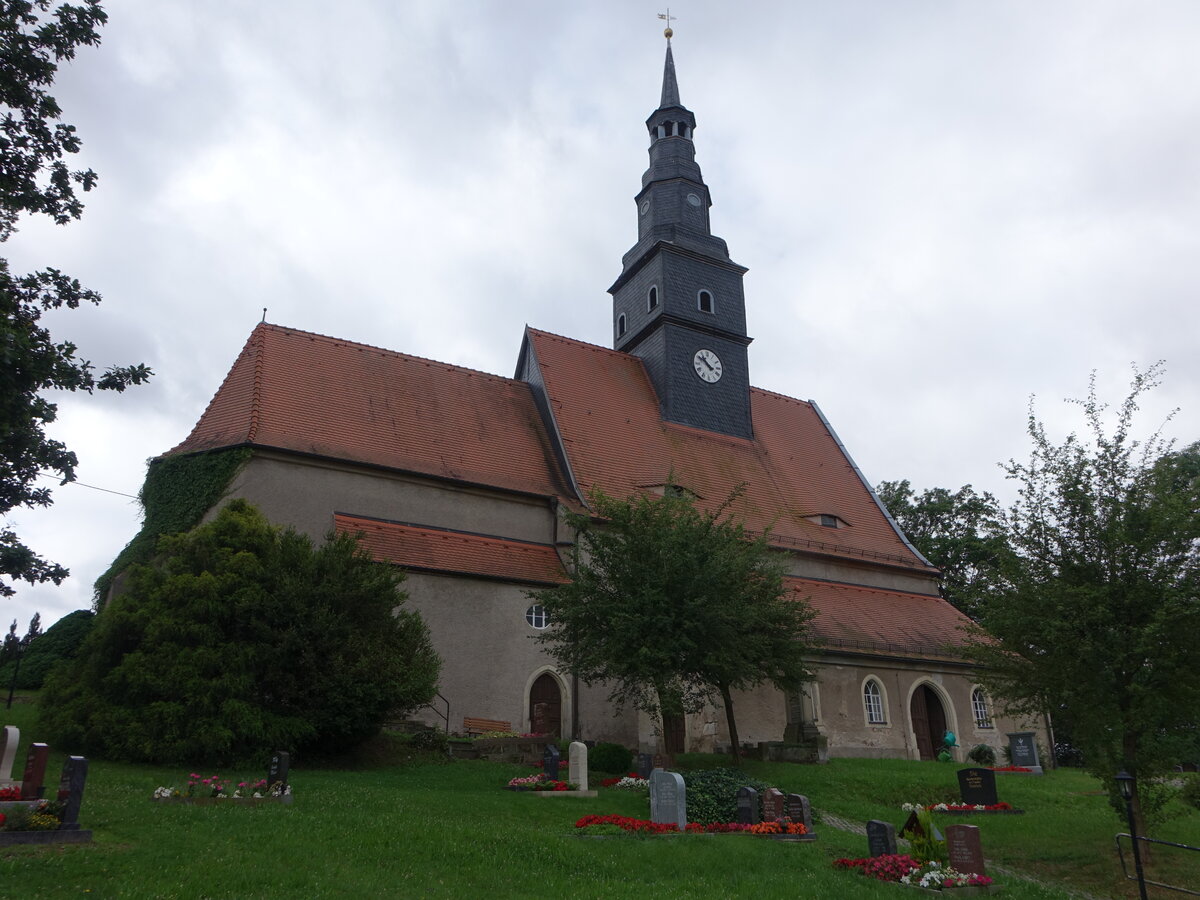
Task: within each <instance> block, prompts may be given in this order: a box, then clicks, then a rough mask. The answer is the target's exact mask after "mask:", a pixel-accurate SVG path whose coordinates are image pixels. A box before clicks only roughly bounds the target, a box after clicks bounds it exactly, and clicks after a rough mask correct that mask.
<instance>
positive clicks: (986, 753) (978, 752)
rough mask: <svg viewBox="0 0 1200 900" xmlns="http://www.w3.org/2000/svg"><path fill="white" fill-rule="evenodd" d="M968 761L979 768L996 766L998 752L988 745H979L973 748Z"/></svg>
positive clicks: (968, 755)
mask: <svg viewBox="0 0 1200 900" xmlns="http://www.w3.org/2000/svg"><path fill="white" fill-rule="evenodd" d="M967 759H968V760H970V761H971V762H973V763H975V765H977V766H994V765H995V764H996V751H995V749H994V748H992V747H989V746H988V745H987V744H977V745H975V746H974V747H972V748H971V752H970V753H968V754H967Z"/></svg>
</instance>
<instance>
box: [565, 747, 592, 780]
mask: <svg viewBox="0 0 1200 900" xmlns="http://www.w3.org/2000/svg"><path fill="white" fill-rule="evenodd" d="M567 772H568V774H567V781H569V782H571V783H572V784H577V785H579V790H581V791H586V790H587V789H588V748H587V744H585V743H583V742H582V741H572V742H571V747H570V755H569V762H568V768H567Z"/></svg>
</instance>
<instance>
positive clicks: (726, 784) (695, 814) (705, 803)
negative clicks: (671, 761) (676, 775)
mask: <svg viewBox="0 0 1200 900" xmlns="http://www.w3.org/2000/svg"><path fill="white" fill-rule="evenodd" d="M682 774H683V783H684V784H685V785H686V786H687V813H688V821H689V822H700V823H702V824H704V825H707V824H709V823H710V822H733V821H734V820H735V819H737V792H738V788H741V787H752V788H754V789H755V790H756V791H758V794H759V800H760V801H761V800H762V793H763V791H765V790H766V789H767V788H769V787H770V786H771V785H769V784H766V783H765V782H762V781H759V780H758V779H756V778H751V777H750V776H749V775H747V774H746V773H745V772H743V771H741V770H740V769H728V768H726V769H705V770H703V771H701V772H684V773H682Z"/></svg>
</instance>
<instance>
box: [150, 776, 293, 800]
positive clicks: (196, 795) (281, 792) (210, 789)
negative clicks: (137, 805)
mask: <svg viewBox="0 0 1200 900" xmlns="http://www.w3.org/2000/svg"><path fill="white" fill-rule="evenodd" d="M153 799H155V800H159V801H166V802H173V803H191V804H195V805H208V804H211V803H217V802H222V803H223V802H226V801H228V802H232V803H234V804H235V805H243V804H248V805H256V804H258V803H285V804H286V803H291V802H292V786H291V785H290V784H282V783H281V782H278V781H277V782H275V783H274V784H270V785H268V784H267V779H265V778H260V779H259V780H258V781H239V782H236V783H235V782H234V781H233V780H232V779H229V778H223V777H221V776H220V775H209V776H208V777H207V778H201V777H200V775H199V774H197V773H196V772H192V773H191V774H190V775H188V782H187V787H185V788H183V789H182V790H180V789H179V788H176V787H158V788H155V789H154V795H153Z"/></svg>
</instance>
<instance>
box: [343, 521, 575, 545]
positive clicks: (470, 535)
mask: <svg viewBox="0 0 1200 900" xmlns="http://www.w3.org/2000/svg"><path fill="white" fill-rule="evenodd" d="M333 515H334V519H335V520H336V519H353V520H355V521H358V522H368V523H371V524H374V525H379V526H385V527H389V528H405V529H408V530H410V531H420V532H424V533H428V534H444V535H448V536H451V537H456V538H461V539H463V540H467V541H472V540H474V541H493V542H495V543H498V544H516V545H519V546H521V547H523V548H542V549H545V548H549V549H551V550H553V549H554V548H555V545H554V544H553V543H552V542H547V541H527V540H523V539H522V538H514V537H505V536H504V535H500V534H483V533H482V532H479V531H464V530H463V529H461V528H442V527H440V526H438V525H418V524H417V523H415V522H401V521H399V520H397V519H382V518H380V517H379V516H367V515H361V514H359V513H344V512H335V513H334V514H333Z"/></svg>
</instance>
